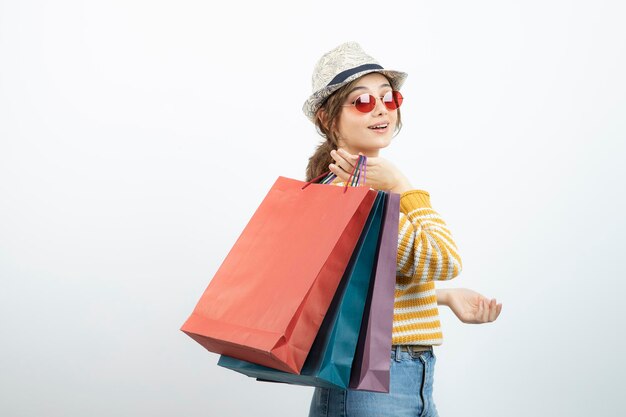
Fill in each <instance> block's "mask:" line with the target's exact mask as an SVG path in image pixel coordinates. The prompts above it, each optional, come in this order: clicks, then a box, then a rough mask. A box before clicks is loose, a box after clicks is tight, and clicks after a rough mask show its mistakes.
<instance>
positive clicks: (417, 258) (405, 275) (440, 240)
mask: <svg viewBox="0 0 626 417" xmlns="http://www.w3.org/2000/svg"><path fill="white" fill-rule="evenodd" d="M397 265H398V266H397V270H396V275H397V276H398V284H400V285H404V286H410V285H415V284H420V283H425V282H428V281H436V280H441V281H444V280H450V279H452V278H454V277H456V276H458V275H459V274H460V273H461V268H462V264H461V257H460V256H459V253H458V250H457V247H456V244H455V243H454V240H453V239H452V234H451V233H450V230H449V229H448V226H447V225H446V223H445V222H444V221H443V219H442V218H441V216H439V214H438V213H437V212H436V211H435V210H433V209H432V207H431V205H430V195H429V194H428V193H427V192H426V191H422V190H410V191H406V192H404V193H403V194H402V196H401V197H400V224H399V227H398V256H397Z"/></svg>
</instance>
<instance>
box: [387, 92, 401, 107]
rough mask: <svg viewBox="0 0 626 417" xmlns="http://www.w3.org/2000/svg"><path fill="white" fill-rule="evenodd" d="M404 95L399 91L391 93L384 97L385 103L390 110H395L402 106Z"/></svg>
mask: <svg viewBox="0 0 626 417" xmlns="http://www.w3.org/2000/svg"><path fill="white" fill-rule="evenodd" d="M402 100H404V97H402V94H400V92H399V91H390V92H388V93H387V94H385V96H384V97H383V103H385V106H386V107H387V108H388V109H389V110H395V109H397V108H398V107H400V105H402Z"/></svg>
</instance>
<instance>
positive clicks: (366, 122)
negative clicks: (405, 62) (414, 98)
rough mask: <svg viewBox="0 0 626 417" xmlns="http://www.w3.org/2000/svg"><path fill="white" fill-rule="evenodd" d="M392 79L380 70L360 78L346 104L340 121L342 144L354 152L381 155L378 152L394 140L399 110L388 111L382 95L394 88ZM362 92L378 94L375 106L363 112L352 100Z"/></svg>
mask: <svg viewBox="0 0 626 417" xmlns="http://www.w3.org/2000/svg"><path fill="white" fill-rule="evenodd" d="M391 90H392V88H391V84H389V80H387V78H386V77H385V76H384V75H382V74H379V73H376V72H374V73H370V74H367V75H364V76H363V77H361V78H359V79H358V81H357V82H356V85H355V86H354V87H353V88H352V91H351V92H350V93H349V94H348V97H347V99H346V101H345V102H344V103H343V104H344V106H345V107H343V108H342V110H341V113H340V114H339V120H338V122H337V125H336V126H337V130H338V132H339V146H340V147H341V148H344V149H345V150H346V151H348V152H350V153H351V154H354V155H356V154H358V153H359V152H362V153H363V154H364V155H366V156H378V151H379V150H380V149H382V148H385V147H386V146H388V145H389V143H390V142H391V138H392V136H393V133H394V132H395V130H396V123H397V121H398V111H397V110H389V109H387V107H385V105H384V104H383V102H382V100H381V99H380V97H383V96H384V95H385V94H386V93H387V92H389V91H391ZM361 94H371V95H372V96H374V97H376V98H377V100H376V107H374V110H372V111H371V112H369V113H361V112H360V111H358V110H357V109H356V107H354V106H353V105H352V103H353V102H354V101H355V100H356V99H357V97H359V96H360V95H361Z"/></svg>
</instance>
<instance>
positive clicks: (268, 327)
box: [181, 177, 376, 373]
mask: <svg viewBox="0 0 626 417" xmlns="http://www.w3.org/2000/svg"><path fill="white" fill-rule="evenodd" d="M317 179H319V178H316V179H315V180H313V181H311V182H308V183H305V182H302V181H298V180H294V179H289V178H285V177H279V178H278V179H277V180H276V182H275V183H274V185H273V186H272V188H271V189H270V191H269V192H268V194H267V195H266V197H265V198H264V199H263V201H262V203H261V205H260V206H259V207H258V209H257V210H256V212H255V213H254V215H253V216H252V218H251V219H250V221H249V222H248V224H247V225H246V227H245V228H244V230H243V232H242V233H241V235H240V236H239V238H238V239H237V241H236V242H235V245H234V246H233V247H232V249H231V250H230V252H229V253H228V255H227V256H226V259H225V260H224V261H223V263H222V264H221V266H220V267H219V269H218V271H217V273H216V274H215V276H214V277H213V279H212V280H211V282H210V283H209V285H208V287H207V288H206V290H205V291H204V293H203V294H202V296H201V297H200V300H199V301H198V303H197V305H196V307H195V308H194V310H193V312H192V313H191V315H190V316H189V318H188V319H187V321H186V322H185V323H184V324H183V326H182V328H181V330H182V331H183V332H185V333H186V334H187V335H189V336H190V337H191V338H193V339H194V340H196V341H197V342H198V343H200V344H201V345H202V346H204V347H205V348H206V349H207V350H209V351H211V352H215V353H220V354H224V355H228V356H231V357H234V358H237V359H242V360H246V361H249V362H253V363H256V364H260V365H264V366H267V367H271V368H275V369H280V370H283V371H285V372H291V373H299V372H300V370H301V369H302V366H303V364H304V361H305V359H306V357H307V355H308V353H309V350H310V348H311V345H312V344H313V341H314V339H315V336H316V334H317V332H318V330H319V327H320V325H321V323H322V320H323V318H324V315H325V314H326V311H327V310H328V307H329V305H330V303H331V301H332V298H333V295H334V293H335V291H336V289H337V286H338V285H339V282H340V280H341V278H342V276H343V273H344V271H345V269H346V266H347V264H348V262H349V260H350V257H351V255H352V252H353V251H354V248H355V246H356V244H357V241H358V239H359V236H360V234H361V231H362V229H363V227H364V225H365V222H366V220H367V218H368V216H369V213H370V210H371V209H372V206H373V204H374V200H375V199H376V192H375V191H373V190H369V189H368V188H366V187H350V188H348V187H345V188H342V187H328V186H326V185H322V184H314V183H313V182H314V181H316V180H317Z"/></svg>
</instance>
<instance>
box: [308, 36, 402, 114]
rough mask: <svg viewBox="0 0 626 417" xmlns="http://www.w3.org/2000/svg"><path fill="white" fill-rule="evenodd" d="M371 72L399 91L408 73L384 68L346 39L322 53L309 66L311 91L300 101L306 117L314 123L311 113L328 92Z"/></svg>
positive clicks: (328, 94)
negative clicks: (383, 76)
mask: <svg viewBox="0 0 626 417" xmlns="http://www.w3.org/2000/svg"><path fill="white" fill-rule="evenodd" d="M371 72H379V73H381V74H383V75H385V76H386V77H387V78H388V79H389V81H390V83H391V87H392V88H393V89H394V90H400V87H401V86H402V84H403V83H404V80H405V79H406V77H407V75H408V74H407V73H405V72H400V71H393V70H387V69H384V68H383V67H382V66H381V65H380V64H379V63H378V61H376V60H375V59H374V58H372V57H371V56H369V55H367V54H366V53H365V51H363V49H362V48H361V46H360V45H359V44H358V43H356V42H346V43H343V44H341V45H339V46H338V47H336V48H335V49H332V50H331V51H328V52H326V53H325V54H324V55H322V57H321V58H320V60H319V61H317V64H316V65H315V68H314V69H313V77H312V85H313V94H311V96H310V97H309V98H308V99H307V101H305V102H304V105H303V106H302V111H303V112H304V114H305V115H306V117H308V118H309V120H311V121H312V122H315V113H316V112H317V110H318V109H319V108H320V106H321V105H322V104H323V103H324V101H325V100H326V99H327V98H328V97H329V96H330V95H331V94H332V93H334V92H335V91H337V90H338V89H339V88H341V87H343V86H344V85H346V84H348V83H349V82H351V81H354V80H356V79H357V78H359V77H362V76H363V75H365V74H369V73H371Z"/></svg>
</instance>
